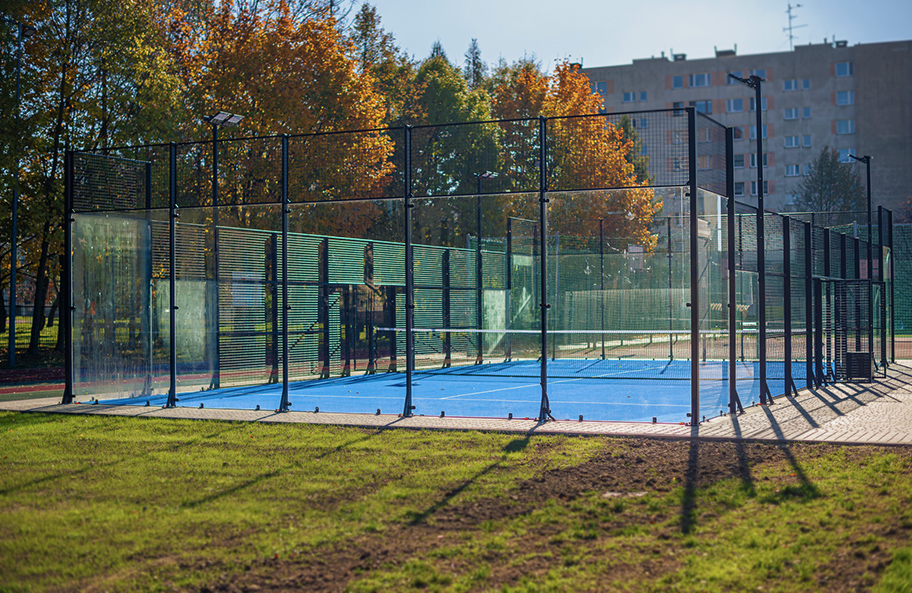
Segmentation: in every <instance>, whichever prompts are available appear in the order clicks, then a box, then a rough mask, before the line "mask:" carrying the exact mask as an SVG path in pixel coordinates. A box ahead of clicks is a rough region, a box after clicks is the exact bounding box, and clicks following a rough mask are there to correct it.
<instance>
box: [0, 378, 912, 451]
mask: <svg viewBox="0 0 912 593" xmlns="http://www.w3.org/2000/svg"><path fill="white" fill-rule="evenodd" d="M0 409H2V410H14V411H20V412H47V413H56V414H98V415H110V416H134V417H143V418H146V417H148V418H183V419H195V420H221V421H238V422H276V423H278V422H285V423H288V422H290V423H303V424H332V425H340V426H360V427H366V428H382V429H386V428H408V429H426V430H496V431H503V432H520V433H528V434H557V433H563V434H577V435H615V436H644V437H656V438H693V437H698V438H706V439H723V440H731V439H742V440H760V441H774V442H786V441H825V442H835V443H851V444H878V445H900V444H912V361H901V362H900V363H898V364H894V365H892V366H891V367H890V369H889V372H888V376H887V377H886V378H881V379H878V380H876V381H875V382H873V383H867V384H866V383H860V384H836V385H829V386H826V387H823V388H821V389H813V390H802V391H799V392H798V396H797V397H795V396H781V397H778V398H776V399H775V403H774V404H773V405H771V406H752V407H749V408H747V409H745V411H744V413H743V414H736V415H726V416H720V417H717V418H712V419H709V420H707V421H705V422H703V423H701V424H699V425H696V426H686V425H683V424H648V423H634V422H591V421H583V422H574V421H567V420H563V421H555V422H546V423H538V422H536V421H534V420H520V419H513V420H506V419H500V418H455V417H447V418H438V417H433V416H414V417H411V418H398V417H396V416H391V415H380V416H373V415H367V414H332V413H325V412H322V413H315V412H286V413H282V414H277V413H275V412H272V411H253V410H224V409H198V408H171V409H162V408H147V407H137V406H107V405H104V404H97V405H87V404H71V405H62V404H60V400H59V398H42V399H27V400H16V401H7V402H0Z"/></svg>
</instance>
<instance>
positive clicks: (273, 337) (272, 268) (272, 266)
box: [264, 234, 279, 384]
mask: <svg viewBox="0 0 912 593" xmlns="http://www.w3.org/2000/svg"><path fill="white" fill-rule="evenodd" d="M278 239H279V238H278V237H276V236H275V234H270V235H269V238H268V239H266V254H265V255H266V265H265V266H264V269H265V270H266V278H265V281H266V290H267V293H266V294H268V295H269V296H271V297H272V298H271V299H270V300H271V301H272V303H271V305H270V307H269V311H268V312H267V313H266V314H267V319H268V320H269V323H270V325H272V331H270V332H269V333H270V335H269V346H268V348H269V357H268V358H267V360H269V358H272V365H271V366H272V368H271V369H269V381H268V382H269V383H270V384H272V383H278V382H279V334H278V331H279V299H278V296H279V295H278V283H279V266H278V259H279V248H278Z"/></svg>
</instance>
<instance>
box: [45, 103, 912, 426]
mask: <svg viewBox="0 0 912 593" xmlns="http://www.w3.org/2000/svg"><path fill="white" fill-rule="evenodd" d="M605 129H608V130H612V129H615V130H617V129H625V130H627V133H628V134H629V133H630V130H631V129H632V130H634V132H635V134H636V137H635V138H636V141H637V142H639V143H642V144H643V145H644V146H648V154H649V157H648V159H643V158H641V159H639V160H637V161H633V159H632V157H631V161H632V162H631V167H633V166H634V165H636V166H638V167H641V168H642V169H643V170H642V171H640V172H638V173H637V175H638V179H639V181H637V182H635V183H633V184H630V183H629V180H630V177H628V178H627V179H628V183H626V184H620V185H621V186H620V187H616V185H618V184H617V183H616V182H611V181H606V179H608V178H607V176H605V175H602V176H600V175H599V174H598V170H599V167H600V166H601V164H602V162H603V161H604V160H605V159H606V157H607V156H608V155H607V154H606V153H605V151H604V147H599V146H598V145H597V144H596V143H593V142H591V141H590V140H589V138H590V137H591V136H592V135H593V134H594V133H600V131H604V130H605ZM733 143H734V133H733V130H732V129H730V128H725V127H724V126H722V125H720V124H718V123H717V122H715V121H714V120H712V119H711V118H708V117H706V116H705V115H703V114H701V113H698V112H697V111H696V110H695V109H694V108H692V107H688V108H684V109H673V110H658V111H641V112H630V113H620V114H608V115H598V116H582V117H562V118H543V117H542V118H532V119H524V120H503V121H492V122H472V123H468V124H451V125H439V126H419V127H404V128H392V129H385V130H359V131H352V132H336V133H325V134H310V135H302V136H288V135H282V136H270V137H255V138H237V139H222V140H216V139H214V140H213V141H211V142H187V143H180V144H178V143H171V144H157V145H143V146H137V147H121V148H111V149H105V150H99V151H70V152H68V153H67V157H66V221H65V222H66V224H65V253H66V257H65V258H64V263H65V270H64V271H65V274H66V281H65V283H64V287H63V288H64V289H65V291H66V294H65V295H64V302H69V303H70V306H69V307H66V308H64V313H65V319H64V324H65V331H66V345H67V352H66V377H65V394H64V402H65V403H71V402H73V401H76V400H77V399H82V400H83V401H85V400H86V398H89V397H90V398H91V400H92V401H95V402H97V401H99V400H107V401H110V402H114V403H138V404H139V405H142V402H143V401H144V402H145V405H149V402H150V401H156V402H159V401H160V402H161V403H162V405H164V406H166V407H174V406H176V405H178V403H179V402H181V401H182V400H183V401H184V402H185V403H182V404H181V405H187V403H186V402H187V401H196V399H194V396H193V394H197V393H204V394H205V393H220V394H222V393H231V390H236V391H243V390H244V389H247V390H248V391H249V390H251V389H252V390H254V391H257V392H262V393H266V392H267V391H268V392H269V393H274V394H275V396H276V401H275V404H276V405H275V408H276V410H277V411H278V412H284V411H288V410H289V409H290V407H291V406H292V403H293V402H298V399H297V398H302V399H301V401H302V402H310V403H311V404H312V403H313V402H317V403H318V404H320V403H322V402H324V401H326V402H329V403H328V404H325V405H324V407H323V409H324V410H326V411H339V410H338V409H337V408H334V404H335V403H336V402H338V401H341V399H336V400H333V399H326V400H321V399H320V398H319V397H317V396H312V395H310V394H311V393H315V392H314V391H308V389H310V388H311V387H312V386H316V385H320V386H326V385H329V383H328V382H333V381H336V382H338V380H339V379H346V380H347V381H348V383H346V384H345V385H346V386H347V387H349V388H350V389H348V390H347V392H348V393H349V394H351V393H352V391H354V390H356V389H357V388H358V385H360V383H358V382H357V381H366V380H367V379H368V378H370V377H377V376H380V375H389V374H390V373H394V375H393V376H396V377H398V376H402V377H404V381H398V382H397V383H395V387H396V389H397V390H398V391H396V393H400V394H401V395H400V396H397V397H401V399H399V405H398V406H397V409H398V410H401V412H400V414H401V415H402V416H410V415H413V414H416V413H425V412H426V411H428V410H429V409H430V407H429V406H430V405H436V404H437V403H439V400H434V399H433V398H430V396H429V395H428V393H429V392H428V389H430V388H429V387H428V388H425V387H424V384H423V383H422V381H425V382H428V381H430V380H435V381H441V383H439V384H438V383H434V387H433V388H434V389H438V386H439V385H444V387H442V388H439V390H440V391H446V389H448V387H447V385H460V384H463V383H464V382H466V381H469V380H471V379H473V378H476V379H477V378H480V377H491V378H496V377H498V376H500V377H508V378H510V379H511V380H513V382H514V383H516V382H517V381H518V382H520V383H523V384H524V385H523V386H522V387H523V388H524V389H526V392H525V393H528V392H529V391H528V388H530V386H531V384H530V383H529V381H530V380H535V381H536V382H537V385H536V387H535V389H536V390H537V396H536V398H537V400H538V401H537V402H536V403H535V404H534V408H531V407H530V406H531V405H532V404H531V403H530V401H531V400H529V401H525V402H509V403H502V402H501V403H498V401H499V400H490V401H488V402H487V403H485V402H482V404H480V405H482V408H481V409H480V412H479V411H478V410H479V409H478V408H474V410H475V412H473V413H471V414H464V415H483V416H504V417H507V416H508V413H507V411H508V410H515V411H517V412H518V413H517V414H516V415H517V416H519V417H521V416H527V417H533V416H534V417H536V418H537V419H539V420H541V421H545V420H548V419H553V418H554V417H555V414H558V415H559V416H560V417H562V418H563V417H568V418H569V417H574V416H576V415H577V412H578V411H583V410H584V411H585V415H586V416H587V417H588V418H590V419H602V420H617V419H635V420H641V421H649V419H650V417H651V419H652V421H653V422H655V421H656V420H657V418H661V421H663V422H666V421H683V422H687V423H689V422H698V421H699V420H700V418H705V417H706V416H712V415H715V414H717V413H719V414H721V413H725V410H726V409H727V410H728V412H730V413H734V412H737V411H741V410H743V405H742V400H743V401H744V402H745V403H753V402H754V401H755V400H759V403H761V404H769V403H772V401H773V399H772V398H773V396H777V395H781V394H787V393H796V392H797V389H798V385H799V384H801V383H802V382H803V384H804V386H807V387H814V386H820V385H823V384H825V383H827V382H830V381H839V380H857V379H858V378H859V377H858V376H857V373H855V372H854V371H856V370H857V368H863V367H864V364H862V363H859V362H858V360H860V358H859V357H861V359H864V360H867V361H873V372H879V373H883V372H884V370H885V369H886V367H887V365H888V364H889V362H891V361H892V360H894V359H895V346H894V344H893V331H892V314H893V310H894V307H893V300H892V285H893V283H892V268H893V262H892V256H891V254H892V213H890V212H889V211H885V210H880V211H879V213H878V214H879V216H878V221H877V228H876V232H877V237H878V240H877V244H876V245H875V244H874V241H873V240H868V241H862V240H861V239H859V238H858V237H857V236H854V237H849V236H848V235H847V234H845V233H841V232H839V230H837V229H836V228H821V227H819V226H815V225H814V224H812V223H811V222H806V221H802V220H800V219H798V218H797V217H794V218H793V217H789V216H783V215H779V214H776V213H771V212H766V211H765V210H764V209H763V208H762V204H761V207H759V208H758V207H755V206H751V205H748V204H743V203H740V202H737V201H736V200H735V198H734V181H733V157H732V154H733ZM637 146H639V145H637ZM643 153H644V154H645V153H646V151H645V150H644V151H643ZM220 163H221V164H220ZM660 199H661V200H662V202H663V210H662V213H661V215H658V216H655V217H653V216H652V215H651V213H650V214H647V215H645V216H643V217H642V218H641V217H640V215H638V214H637V209H641V208H643V204H651V203H655V202H657V201H658V200H660ZM606 205H610V208H608V207H607V206H606ZM591 212H595V213H596V215H597V216H596V217H587V216H586V215H587V214H588V213H591ZM871 232H872V231H870V230H869V235H868V236H869V237H871V236H872V235H871V234H870V233H871ZM840 290H841V291H842V292H839V291H840ZM847 291H848V292H847ZM849 298H851V299H852V307H846V306H845V303H846V302H847V300H846V299H849ZM849 309H851V311H849ZM850 312H851V313H852V315H849V313H850ZM865 320H873V321H874V323H870V324H867V325H864V321H865ZM859 327H867V328H868V330H869V331H868V333H867V335H865V336H862V335H861V333H860V331H858V328H859ZM849 334H851V336H849ZM850 339H851V340H855V341H857V343H854V342H853V348H854V349H853V350H851V351H849V350H848V349H847V348H846V347H844V346H845V345H846V344H848V340H850ZM863 352H864V353H866V354H861V353H863ZM849 354H851V355H852V356H851V357H850V356H849ZM865 356H866V357H867V358H864V357H865ZM850 358H851V359H852V361H854V362H850V360H849V359H850ZM870 366H871V365H869V367H870ZM418 378H420V379H421V380H422V381H418ZM865 378H867V377H865ZM669 379H670V380H671V381H670V382H667V383H666V380H669ZM356 380H357V381H356ZM416 381H418V382H416ZM447 381H448V382H449V383H445V382H447ZM575 382H576V383H575ZM622 382H623V383H622ZM636 382H640V383H641V384H643V385H648V386H649V387H648V388H647V389H649V390H650V391H657V390H658V389H657V387H655V386H656V385H667V384H668V383H671V384H673V385H674V389H673V390H672V391H673V393H672V392H669V393H671V395H669V396H668V398H669V399H667V400H662V399H651V396H645V395H644V396H638V399H640V400H642V401H632V402H626V401H623V400H620V398H621V397H624V398H625V399H631V398H632V396H631V398H627V397H626V396H624V395H623V391H624V390H625V389H631V388H630V387H629V386H630V385H632V384H635V383H636ZM688 383H689V390H688V389H686V388H684V389H681V386H683V385H687V384H688ZM428 384H429V383H428ZM621 385H623V386H624V387H620V388H619V386H621ZM416 388H417V389H416ZM272 389H274V390H275V391H274V392H273V391H271V390H272ZM364 389H366V390H368V391H370V390H371V387H369V386H367V385H366V384H365V387H364ZM513 389H519V387H518V386H515V385H510V386H502V387H499V388H497V389H492V390H490V391H510V390H513ZM619 392H620V393H619ZM581 393H587V394H590V395H587V397H591V399H592V401H589V402H588V403H587V402H583V403H580V402H579V401H577V400H579V399H580V397H579V396H580V394H581ZM356 394H357V395H358V396H359V397H358V399H357V400H356V401H355V400H352V401H355V403H354V404H353V405H355V408H356V409H355V410H354V411H358V412H362V413H369V412H372V411H373V409H374V408H376V410H377V413H378V414H379V413H380V406H378V405H376V403H377V402H376V400H372V399H371V396H370V394H366V396H361V394H360V392H356ZM591 394H594V395H591ZM464 395H465V394H459V395H452V394H450V393H449V392H447V396H446V397H445V398H443V399H448V401H449V402H451V403H449V404H448V405H459V403H460V398H462V401H468V399H469V398H466V397H464ZM264 397H265V396H264ZM270 397H271V396H270ZM320 397H324V396H320ZM325 397H329V396H325ZM333 397H340V398H342V399H344V398H346V397H349V396H333ZM352 397H354V396H352ZM307 398H310V399H307ZM701 398H702V405H701ZM199 402H200V406H201V407H202V406H203V403H202V400H199ZM368 402H370V403H368ZM430 402H433V403H430ZM452 402H456V403H455V404H454V403H452ZM156 405H157V404H156ZM419 406H420V409H418V408H419ZM485 406H486V407H485ZM523 406H525V407H523ZM618 406H628V407H630V406H633V407H635V406H639V408H637V411H636V414H635V415H633V416H625V417H618V416H615V415H614V412H613V411H612V410H618V409H620V408H619V407H618ZM315 407H316V409H317V410H319V409H320V408H319V406H315ZM388 407H389V406H387V408H388ZM257 408H259V404H257ZM664 408H667V409H668V410H671V411H666V410H665V409H664ZM295 409H301V406H300V405H299V403H296V405H295ZM457 409H459V408H457ZM464 409H469V408H464ZM349 411H350V409H349ZM523 411H525V413H523ZM685 411H686V413H685ZM571 412H572V413H571ZM441 414H443V412H441ZM451 415H452V414H451ZM457 415H458V414H457ZM513 415H514V412H513V411H511V412H509V417H513ZM579 418H580V419H582V418H583V414H579Z"/></svg>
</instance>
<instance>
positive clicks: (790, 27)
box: [782, 4, 807, 51]
mask: <svg viewBox="0 0 912 593" xmlns="http://www.w3.org/2000/svg"><path fill="white" fill-rule="evenodd" d="M796 8H801V5H800V4H796V5H795V6H792V5H791V4H789V5H788V10H786V11H785V12H786V13H788V20H789V24H788V27H785V28H783V29H782V31H783V32H785V31H788V34H789V51H795V33H794V30H795V29H800V28H801V27H807V25H792V21H793V20H795V19H796V18H798V17H797V16H796V15H793V14H792V11H793V10H794V9H796Z"/></svg>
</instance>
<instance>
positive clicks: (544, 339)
mask: <svg viewBox="0 0 912 593" xmlns="http://www.w3.org/2000/svg"><path fill="white" fill-rule="evenodd" d="M546 133H547V120H546V119H545V118H544V117H542V116H539V118H538V141H539V143H538V225H539V228H540V230H541V232H540V233H539V239H538V240H539V254H540V255H539V266H540V267H539V274H540V275H541V281H540V284H541V295H540V296H541V303H539V308H540V311H541V405H540V406H539V411H538V419H539V421H540V422H545V421H546V420H547V419H548V418H553V416H551V402H550V400H549V399H548V308H549V307H550V306H551V305H550V304H549V303H548V202H549V200H548V161H547V157H548V146H547V134H546Z"/></svg>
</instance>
